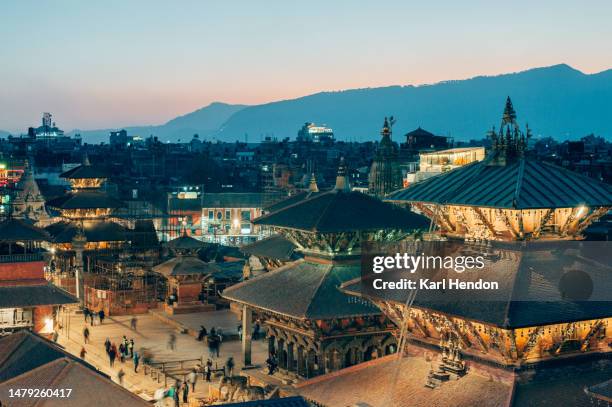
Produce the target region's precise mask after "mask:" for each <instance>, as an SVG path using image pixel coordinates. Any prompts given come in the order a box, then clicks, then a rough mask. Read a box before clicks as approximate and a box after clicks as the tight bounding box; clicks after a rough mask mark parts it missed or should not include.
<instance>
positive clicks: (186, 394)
mask: <svg viewBox="0 0 612 407" xmlns="http://www.w3.org/2000/svg"><path fill="white" fill-rule="evenodd" d="M188 401H189V384H187V382H185V383H183V403H187V402H188Z"/></svg>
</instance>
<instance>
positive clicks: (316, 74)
mask: <svg viewBox="0 0 612 407" xmlns="http://www.w3.org/2000/svg"><path fill="white" fill-rule="evenodd" d="M611 17H612V1H605V0H604V1H588V2H583V1H571V2H570V1H548V0H530V1H510V2H500V1H458V0H457V1H419V2H415V1H409V0H404V1H341V0H337V1H335V0H326V1H315V0H308V1H300V2H298V1H287V0H285V1H263V0H261V1H256V0H250V1H247V0H245V1H231V0H221V1H152V0H146V1H145V0H143V1H108V0H107V1H96V2H94V1H83V0H74V1H61V0H56V1H50V0H49V1H45V0H10V1H9V0H7V1H3V2H2V3H0V88H1V90H0V129H5V130H11V131H15V130H25V128H26V127H27V126H29V125H34V124H37V123H38V122H39V120H40V115H41V112H43V111H51V112H52V113H53V114H54V117H55V119H56V120H57V122H58V124H59V125H60V126H61V127H63V128H64V129H66V130H69V129H73V128H82V129H93V128H105V127H114V126H126V125H135V124H157V123H162V122H165V121H166V120H168V119H170V118H173V117H174V116H176V115H179V114H184V113H187V112H189V111H192V110H195V109H197V108H199V107H202V106H204V105H206V104H208V103H210V102H212V101H224V102H228V103H247V104H254V103H262V102H268V101H273V100H278V99H286V98H293V97H298V96H302V95H305V94H310V93H315V92H318V91H323V90H339V89H347V88H358V87H373V86H384V85H394V84H422V83H433V82H437V81H441V80H447V79H462V78H468V77H472V76H476V75H481V74H483V75H491V74H498V73H505V72H513V71H519V70H524V69H527V68H531V67H536V66H546V65H553V64H557V63H562V62H564V63H568V64H570V65H572V66H573V67H575V68H577V69H580V70H582V71H584V72H588V73H593V72H598V71H601V70H605V69H608V68H612V41H611V39H612V24H610V18H611Z"/></svg>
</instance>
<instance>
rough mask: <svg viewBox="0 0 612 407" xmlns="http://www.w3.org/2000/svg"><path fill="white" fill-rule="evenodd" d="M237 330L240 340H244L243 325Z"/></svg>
mask: <svg viewBox="0 0 612 407" xmlns="http://www.w3.org/2000/svg"><path fill="white" fill-rule="evenodd" d="M236 329H237V330H238V339H240V340H242V325H241V324H240V325H238V328H236Z"/></svg>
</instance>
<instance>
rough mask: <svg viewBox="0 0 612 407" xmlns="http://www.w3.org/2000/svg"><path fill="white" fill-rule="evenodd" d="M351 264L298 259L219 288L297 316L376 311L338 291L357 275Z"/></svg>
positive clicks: (242, 299) (238, 298) (338, 315)
mask: <svg viewBox="0 0 612 407" xmlns="http://www.w3.org/2000/svg"><path fill="white" fill-rule="evenodd" d="M360 270H361V269H360V265H359V263H357V264H354V265H346V264H345V265H340V264H316V263H310V262H307V261H304V260H298V261H296V262H293V263H291V264H288V265H286V266H283V267H280V268H278V269H276V270H274V271H270V272H268V273H265V274H262V275H260V276H258V277H255V278H253V279H251V280H247V281H245V282H243V283H239V284H236V285H233V286H231V287H228V288H226V289H225V290H224V291H223V297H225V298H227V299H229V300H231V301H236V302H239V303H242V304H247V305H250V306H253V307H255V308H259V309H263V310H267V311H271V312H275V313H277V314H281V315H286V316H289V317H293V318H298V319H331V318H347V317H354V316H359V315H377V314H380V311H379V310H378V308H376V307H375V306H374V305H373V304H370V303H369V302H364V301H348V297H347V295H346V294H344V293H343V292H341V291H340V290H338V286H339V285H340V284H341V283H342V282H343V281H348V280H351V279H354V278H357V277H358V276H359V275H360V272H361V271H360Z"/></svg>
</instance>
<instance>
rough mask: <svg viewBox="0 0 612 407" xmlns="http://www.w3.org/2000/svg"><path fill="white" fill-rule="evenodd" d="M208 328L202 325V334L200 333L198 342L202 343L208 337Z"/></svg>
mask: <svg viewBox="0 0 612 407" xmlns="http://www.w3.org/2000/svg"><path fill="white" fill-rule="evenodd" d="M206 334H207V332H206V327H205V326H204V325H200V332H199V333H198V341H200V342H202V341H203V340H204V338H205V337H206Z"/></svg>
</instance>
